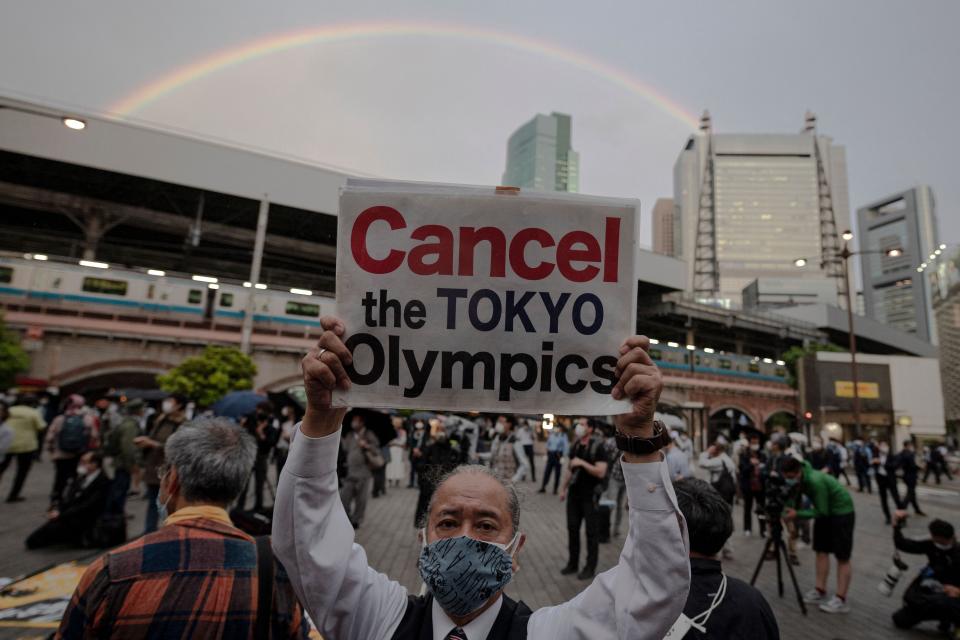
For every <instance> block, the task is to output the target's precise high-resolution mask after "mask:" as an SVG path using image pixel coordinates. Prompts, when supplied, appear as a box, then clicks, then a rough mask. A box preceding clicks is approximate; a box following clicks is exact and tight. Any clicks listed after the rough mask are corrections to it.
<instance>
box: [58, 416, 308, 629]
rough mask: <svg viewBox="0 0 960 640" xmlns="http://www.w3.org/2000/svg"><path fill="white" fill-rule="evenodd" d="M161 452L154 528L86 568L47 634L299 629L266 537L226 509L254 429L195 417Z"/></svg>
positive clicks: (296, 608)
mask: <svg viewBox="0 0 960 640" xmlns="http://www.w3.org/2000/svg"><path fill="white" fill-rule="evenodd" d="M164 451H165V458H164V459H165V462H164V464H163V467H162V468H161V469H160V476H161V479H160V491H159V493H158V495H157V502H158V503H159V511H160V515H161V516H162V518H163V521H162V526H161V528H160V529H159V530H157V531H155V532H153V533H150V534H147V535H145V536H142V537H140V538H137V539H136V540H134V541H132V542H130V543H128V544H126V545H123V546H121V547H118V548H116V549H112V550H111V551H109V552H107V553H106V554H104V555H102V556H100V557H99V558H97V560H95V561H94V562H93V563H92V564H91V565H90V566H89V567H87V568H86V570H85V571H84V573H83V576H82V577H81V578H80V582H79V584H78V585H77V588H76V590H75V591H74V593H73V596H72V597H71V599H70V603H69V605H67V608H66V610H65V611H64V613H63V618H62V619H61V621H60V628H59V629H58V631H57V634H56V637H57V638H258V639H259V638H300V639H306V638H307V637H309V636H308V633H309V627H308V625H307V623H306V622H305V617H304V615H303V608H302V607H301V606H300V605H299V603H298V602H297V599H296V596H295V594H294V593H293V589H292V587H291V585H290V580H289V577H288V576H287V573H286V572H285V571H284V570H283V566H282V565H280V564H279V563H278V562H277V561H276V559H275V557H274V555H273V553H271V550H270V544H269V539H268V538H267V537H266V536H264V537H262V538H257V539H254V538H252V537H251V536H249V535H248V534H246V533H244V532H243V531H241V530H240V529H238V528H237V527H235V526H234V525H233V523H232V522H231V521H230V517H229V516H228V515H227V511H226V508H227V507H228V506H229V505H230V504H232V503H233V502H234V501H235V500H236V499H237V496H238V495H239V493H240V490H241V489H242V488H243V487H244V486H245V485H246V483H247V478H248V477H249V475H250V469H251V468H252V467H253V463H254V459H255V457H256V452H257V445H256V442H255V441H254V438H253V437H252V436H251V435H250V434H249V433H247V432H246V431H245V430H244V429H242V428H241V427H238V426H237V425H236V424H234V423H233V422H231V421H230V420H228V419H226V418H212V419H198V420H193V421H192V422H188V423H186V424H184V425H182V426H181V427H179V428H178V429H177V430H176V432H175V433H173V434H171V435H170V437H169V438H167V439H166V442H165V444H164Z"/></svg>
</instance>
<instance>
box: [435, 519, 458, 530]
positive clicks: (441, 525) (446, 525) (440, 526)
mask: <svg viewBox="0 0 960 640" xmlns="http://www.w3.org/2000/svg"><path fill="white" fill-rule="evenodd" d="M456 526H457V523H456V522H454V521H453V520H441V521H440V522H439V524H437V528H438V529H449V528H451V527H456Z"/></svg>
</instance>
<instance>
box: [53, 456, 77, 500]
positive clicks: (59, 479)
mask: <svg viewBox="0 0 960 640" xmlns="http://www.w3.org/2000/svg"><path fill="white" fill-rule="evenodd" d="M53 464H54V466H55V471H54V475H53V489H51V490H50V504H52V505H57V504H60V501H61V500H62V499H63V490H64V489H66V488H67V483H68V482H70V481H71V480H72V479H73V478H75V477H76V476H77V458H62V459H60V460H54V461H53Z"/></svg>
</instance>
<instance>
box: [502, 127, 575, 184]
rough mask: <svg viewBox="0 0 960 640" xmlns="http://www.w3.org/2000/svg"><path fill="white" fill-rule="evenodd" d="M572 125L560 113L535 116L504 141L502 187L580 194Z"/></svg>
mask: <svg viewBox="0 0 960 640" xmlns="http://www.w3.org/2000/svg"><path fill="white" fill-rule="evenodd" d="M571 130H572V123H571V119H570V116H568V115H564V114H562V113H551V114H550V115H548V116H547V115H543V114H542V113H541V114H537V115H536V116H534V118H533V120H530V121H529V122H527V123H525V124H524V125H523V126H521V127H520V128H519V129H517V130H516V131H514V132H513V135H511V136H510V139H509V140H508V141H507V168H506V171H504V172H503V180H502V181H501V184H503V185H505V186H509V187H520V188H522V189H534V190H536V191H568V192H571V193H576V192H578V191H579V190H580V155H579V154H578V153H577V152H576V151H574V150H573V148H572V147H571Z"/></svg>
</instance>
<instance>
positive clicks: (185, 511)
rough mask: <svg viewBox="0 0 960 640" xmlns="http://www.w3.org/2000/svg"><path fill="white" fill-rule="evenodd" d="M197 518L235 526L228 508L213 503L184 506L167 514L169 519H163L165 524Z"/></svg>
mask: <svg viewBox="0 0 960 640" xmlns="http://www.w3.org/2000/svg"><path fill="white" fill-rule="evenodd" d="M197 518H204V519H207V520H215V521H217V522H221V523H223V524H226V525H229V526H231V527H232V526H233V522H232V521H231V520H230V516H229V515H227V512H226V510H225V509H222V508H220V507H215V506H213V505H196V506H192V507H182V508H180V509H177V510H176V511H175V512H173V513H171V514H170V515H169V516H167V519H166V520H164V521H163V524H164V525H170V524H176V523H178V522H183V521H184V520H194V519H197Z"/></svg>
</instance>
